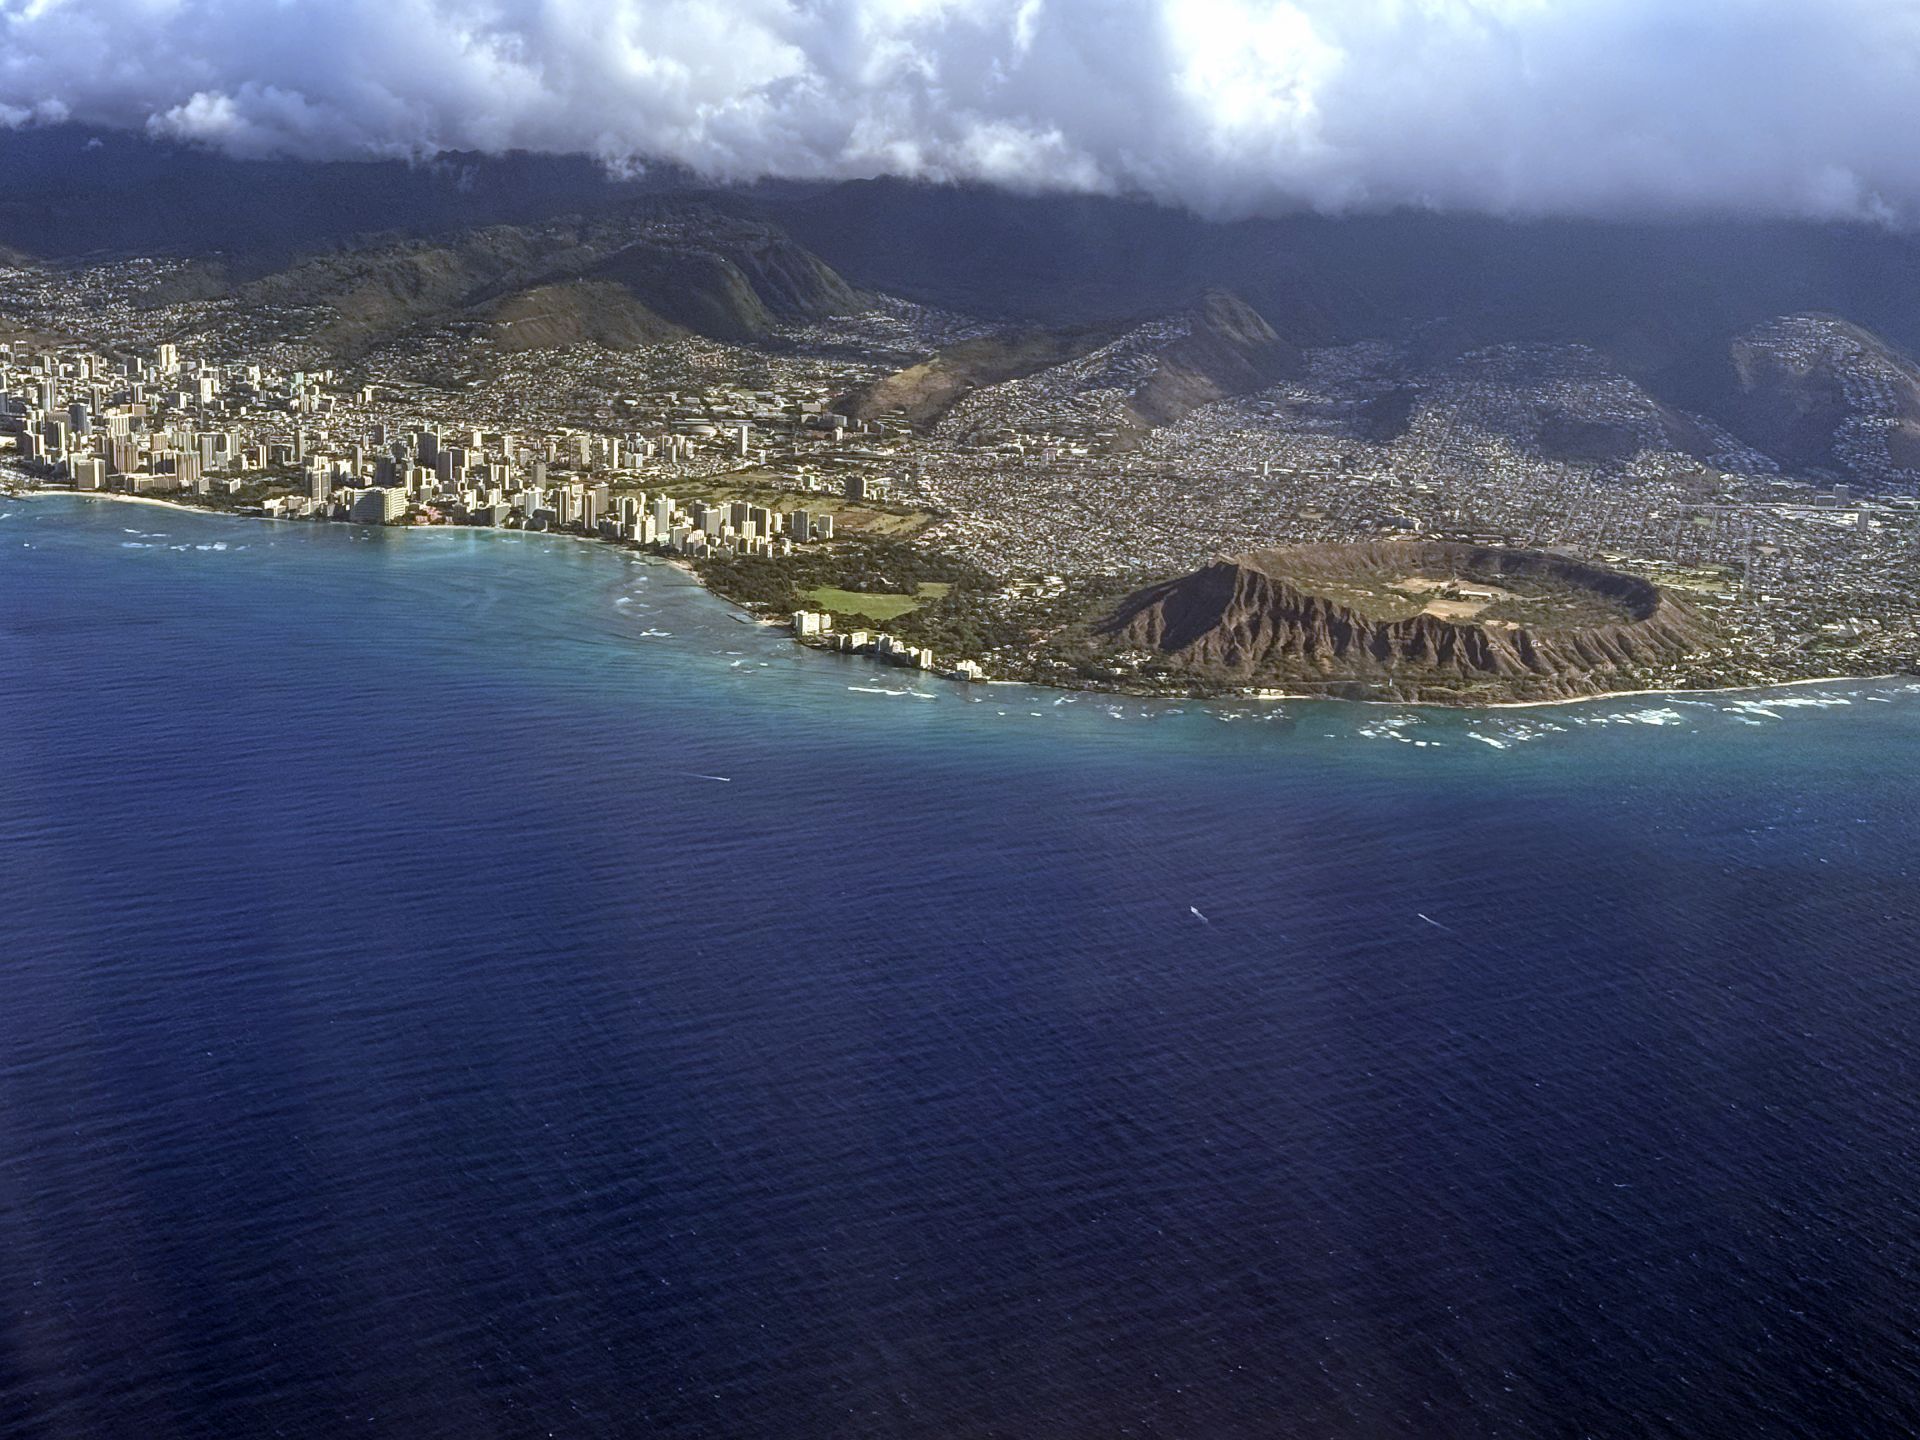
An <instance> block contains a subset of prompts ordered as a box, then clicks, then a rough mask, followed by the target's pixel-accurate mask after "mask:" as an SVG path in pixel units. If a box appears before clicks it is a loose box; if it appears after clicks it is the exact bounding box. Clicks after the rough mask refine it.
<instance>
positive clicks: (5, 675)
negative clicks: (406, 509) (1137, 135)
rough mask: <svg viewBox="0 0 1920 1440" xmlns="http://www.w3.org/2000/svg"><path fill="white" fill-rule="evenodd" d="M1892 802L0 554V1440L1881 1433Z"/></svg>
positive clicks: (374, 547) (1893, 1167)
mask: <svg viewBox="0 0 1920 1440" xmlns="http://www.w3.org/2000/svg"><path fill="white" fill-rule="evenodd" d="M1916 742H1920V691H1916V689H1915V687H1914V686H1913V685H1911V684H1905V683H1901V682H1876V683H1854V684H1839V685H1830V686H1816V687H1808V688H1805V689H1800V690H1794V691H1788V692H1777V693H1773V694H1769V695H1763V696H1758V695H1757V696H1713V697H1685V698H1664V697H1642V698H1634V699H1628V700H1616V701H1599V702H1594V703H1592V704H1588V705H1582V706H1575V707H1566V708H1556V709H1551V710H1532V711H1506V712H1499V713H1496V714H1478V715H1473V714H1467V715H1461V714H1450V713H1445V712H1437V711H1418V710H1401V709H1394V708H1391V707H1348V706H1340V705H1324V704H1322V705H1313V704H1305V705H1302V704H1288V705H1280V706H1273V705H1252V704H1248V705H1240V706H1228V707H1219V708H1208V707H1202V706H1195V705H1179V704H1158V703H1143V702H1140V701H1134V700H1123V701H1109V700H1105V699H1099V698H1095V697H1087V696H1077V697H1069V696H1064V695H1059V694H1055V693H1051V692H1042V691H1031V690H1026V689H1021V688H1017V687H1001V686H993V687H985V688H984V689H981V688H976V689H971V690H970V689H967V688H964V687H960V686H956V685H950V684H947V683H944V682H939V681H932V680H917V681H916V680H912V679H909V678H908V677H906V676H904V675H903V674H902V672H896V671H888V670H878V669H874V668H872V667H871V666H869V665H867V664H866V663H865V662H862V661H857V660H845V659H841V658H838V657H831V656H825V655H820V654H814V653H810V652H805V651H801V650H799V649H797V648H795V647H793V646H792V645H790V644H789V643H788V642H787V641H786V640H785V639H784V638H783V637H781V636H780V635H778V634H776V633H772V632H769V631H767V630H765V629H763V628H761V627H757V626H752V625H748V624H743V623H740V621H739V620H738V619H736V618H735V617H734V616H733V614H732V613H731V612H730V611H729V610H728V609H727V608H726V607H724V606H722V605H720V604H718V603H717V602H715V601H713V600H712V599H711V597H708V596H706V595H704V594H703V593H701V592H700V591H699V590H698V589H697V588H695V587H694V586H693V585H692V584H691V583H690V582H688V581H687V580H686V579H685V578H684V577H682V576H680V575H679V574H677V573H676V572H674V571H672V570H669V569H667V568H665V567H662V566H659V565H655V564H651V563H647V562H644V561H641V560H638V559H634V558H630V557H626V556H623V555H619V554H616V553H614V552H611V551H608V550H606V549H604V548H602V547H597V546H592V545H587V544H582V543H574V542H566V541H558V540H546V539H541V538H537V537H518V536H510V535H503V534H489V533H451V532H443V533H435V534H391V533H376V532H362V531H358V530H353V529H349V528H346V527H335V528H327V527H295V526H273V525H267V524H264V523H259V522H245V521H236V520H223V519H219V518H215V517H210V516H203V515H195V514H189V513H181V512H175V511H170V510H166V509H160V508H155V507H147V506H136V505H123V504H111V503H104V502H88V501H83V500H78V499H67V498H41V499H35V500H32V501H10V502H9V501H4V500H0V875H4V877H5V891H4V899H5V903H4V905H0V996H3V997H4V1000H0V1135H4V1137H5V1143H4V1148H3V1149H0V1253H4V1254H5V1255H6V1257H7V1262H6V1263H5V1264H4V1265H0V1433H4V1434H7V1435H15V1434H18V1435H68V1434H73V1435H79V1434H88V1435H92V1434H141V1435H175V1434H178V1435H254V1434H266V1433H272V1434H284V1435H302V1436H304V1435H332V1434H338V1433H341V1432H343V1431H346V1430H353V1431H357V1432H361V1433H372V1434H395V1435H449V1436H453V1435H461V1436H467V1435H475V1434H503V1435H504V1434H522V1433H542V1432H545V1431H552V1432H553V1433H563V1434H608V1435H612V1434H633V1433H658V1434H672V1435H701V1436H705V1435H715V1434H729V1435H731V1434H741V1435H758V1434H796V1435H806V1434H833V1435H866V1434H872V1435H911V1436H920V1435H927V1436H934V1435H939V1436H956V1435H959V1436H965V1435H981V1436H985V1435H1037V1434H1045V1435H1060V1434H1087V1435H1125V1434H1135V1435H1192V1434H1208V1435H1249V1436H1253V1435H1263V1436H1264V1435H1275V1434H1321V1435H1355V1436H1382V1435H1388V1436H1391V1435H1409V1436H1413V1435H1430V1434H1435V1433H1445V1434H1449V1435H1514V1434H1569V1435H1574V1434H1594V1435H1601V1434H1609V1435H1610V1434H1622V1433H1636V1434H1638V1433H1652V1434H1669V1435H1688V1436H1692V1435H1699V1436H1709V1435H1714V1436H1717V1435H1726V1434H1741V1435H1810V1436H1811V1435H1833V1434H1855V1435H1867V1434H1888V1435H1893V1434H1904V1433H1909V1432H1911V1431H1912V1430H1913V1429H1914V1428H1916V1426H1920V1399H1916V1397H1917V1396H1920V1348H1916V1342H1915V1339H1914V1337H1915V1335H1916V1333H1920V1313H1917V1311H1916V1301H1915V1299H1914V1295H1915V1293H1916V1292H1915V1287H1914V1283H1913V1282H1914V1279H1915V1265H1916V1258H1917V1256H1916V1250H1917V1249H1920V1246H1917V1245H1916V1235H1920V1226H1917V1225H1916V1220H1917V1219H1920V1216H1916V1211H1915V1202H1914V1201H1913V1199H1912V1196H1913V1194H1914V1193H1915V1191H1916V1185H1915V1181H1916V1178H1920V1176H1917V1174H1916V1170H1917V1168H1920V1167H1916V1160H1915V1147H1916V1126H1917V1125H1920V1087H1916V1084H1915V1076H1914V1067H1913V1063H1912V1061H1911V1059H1910V1058H1909V1057H1910V1052H1911V1048H1912V1047H1911V1035H1912V1028H1913V1026H1914V1024H1915V1021H1916V1016H1920V1005H1917V1004H1916V1002H1920V955H1917V952H1920V945H1916V943H1915V940H1914V935H1915V922H1916V920H1920V884H1917V883H1916V879H1915V873H1914V866H1915V864H1916V861H1915V858H1914V857H1915V855H1916V853H1920V847H1916V840H1920V781H1917V780H1916V779H1915V777H1914V766H1913V757H1914V756H1915V755H1916V754H1917V753H1920V748H1917V747H1916ZM711 776H725V777H728V778H727V779H726V780H724V781H722V780H716V779H710V778H704V777H711ZM1196 912H1197V913H1196Z"/></svg>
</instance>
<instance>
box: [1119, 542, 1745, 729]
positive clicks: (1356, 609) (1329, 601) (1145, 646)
mask: <svg viewBox="0 0 1920 1440" xmlns="http://www.w3.org/2000/svg"><path fill="white" fill-rule="evenodd" d="M1489 597H1491V598H1489ZM1093 633H1094V635H1095V636H1096V637H1097V638H1099V639H1101V640H1103V641H1105V642H1106V643H1107V644H1108V645H1109V646H1111V647H1112V648H1114V649H1117V650H1122V651H1129V650H1130V651H1145V652H1148V653H1149V654H1150V655H1152V656H1153V657H1154V658H1155V659H1157V660H1159V661H1161V662H1162V663H1163V664H1165V665H1166V666H1167V667H1168V668H1170V669H1171V670H1173V671H1175V672H1182V671H1184V672H1186V673H1188V674H1190V675H1191V676H1192V677H1193V678H1194V679H1196V680H1202V681H1210V682H1214V683H1229V684H1234V685H1241V686H1247V685H1262V686H1275V687H1282V686H1284V687H1287V688H1292V689H1297V690H1309V691H1312V692H1315V693H1325V694H1338V695H1346V696H1353V697H1367V696H1377V697H1381V698H1399V699H1447V698H1475V699H1498V698H1511V699H1516V700H1523V699H1524V700H1538V699H1557V698H1564V697H1568V696H1576V695H1590V694H1595V693H1599V692H1601V691H1605V690H1612V689H1623V688H1629V686H1630V685H1633V684H1642V683H1647V682H1649V681H1657V680H1662V679H1670V678H1672V675H1671V672H1672V668H1673V667H1674V666H1675V665H1676V664H1677V663H1678V662H1680V661H1683V660H1684V659H1685V658H1686V657H1687V656H1688V655H1690V654H1692V653H1694V652H1696V651H1698V650H1699V649H1700V648H1702V646H1703V645H1704V644H1705V643H1707V640H1708V638H1709V637H1708V634H1707V631H1706V629H1705V627H1704V625H1703V624H1702V622H1701V621H1700V618H1699V617H1698V616H1697V615H1696V614H1694V612H1693V611H1691V610H1690V609H1688V608H1687V607H1686V606H1684V605H1683V604H1681V603H1680V602H1679V601H1677V600H1675V599H1673V598H1672V597H1671V596H1669V595H1667V594H1666V593H1665V592H1663V591H1662V590H1660V589H1659V588H1658V587H1657V586H1655V585H1652V584H1650V583H1648V582H1647V581H1645V580H1640V579H1637V578H1635V577H1633V576H1630V575H1623V574H1620V573H1619V572H1617V571H1613V570H1606V569H1603V568H1601V567H1599V566H1596V565H1586V564H1582V563H1580V562H1578V561H1575V560H1569V559H1565V558H1563V557H1561V556H1558V555H1551V554H1546V553H1543V552H1540V551H1533V550H1503V549H1494V548H1489V547H1484V546H1476V545H1458V544H1446V543H1440V542H1412V543H1407V542H1386V543H1378V544H1359V545H1312V546H1301V547H1297V548H1292V549H1280V550H1264V551H1259V552H1256V553H1254V554H1250V555H1241V556H1236V557H1231V558H1222V559H1219V560H1216V561H1214V562H1213V563H1212V564H1210V565H1207V566H1205V567H1204V568H1202V569H1200V570H1197V571H1195V572H1194V573H1193V574H1191V575H1184V576H1181V577H1180V578H1179V579H1175V580H1168V581H1165V582H1163V583H1161V584H1158V585H1153V586H1150V587H1148V588H1147V589H1145V590H1141V591H1139V592H1137V593H1136V594H1134V595H1132V596H1130V597H1129V598H1128V599H1127V600H1126V601H1124V602H1123V603H1122V604H1121V606H1120V608H1119V609H1118V610H1116V611H1115V612H1114V613H1113V614H1111V615H1109V616H1107V617H1106V618H1105V619H1104V620H1102V621H1100V622H1099V623H1098V624H1096V625H1095V627H1094V631H1093Z"/></svg>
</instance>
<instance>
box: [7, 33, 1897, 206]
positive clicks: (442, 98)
mask: <svg viewBox="0 0 1920 1440" xmlns="http://www.w3.org/2000/svg"><path fill="white" fill-rule="evenodd" d="M1917 115H1920V0H0V124H9V125H18V124H27V123H35V122H37V121H44V120H47V119H59V118H68V117H70V118H72V119H74V120H77V121H81V122H84V123H88V124H95V125H104V126H111V127H118V128H126V129H141V130H145V131H147V132H149V133H152V134H155V135H160V136H167V137H173V138H178V139H183V140H190V141H196V142H201V143H205V144H207V145H211V146H215V147H218V148H220V149H222V150H225V151H227V152H229V153H232V154H234V155H239V156H269V155H288V156H295V157H306V158H353V157H382V156H396V155H403V156H426V155H431V154H433V153H436V152H439V151H444V150H481V151H501V150H507V149H526V150H536V151H551V152H559V153H571V152H584V153H587V154H591V155H594V156H597V157H599V158H600V159H602V160H603V161H605V162H606V163H607V164H609V165H610V166H614V167H623V166H631V165H635V164H641V163H645V162H646V161H649V160H665V161H672V162H677V163H680V164H684V165H687V166H690V167H693V168H694V169H696V170H699V171H702V172H705V173H707V174H709V175H712V176H715V177H720V178H729V179H749V178H757V177H761V176H767V175H780V176H790V177H851V176H868V175H877V174H894V175H904V176H915V177H925V178H935V179H967V180H980V181H987V182H992V183H997V184H1002V185H1010V186H1016V187H1022V188H1044V189H1069V190H1081V191H1106V192H1124V193H1140V194H1146V195H1148V196H1151V197H1153V198H1155V199H1158V200H1162V201H1169V202H1174V203H1179V204H1183V205H1187V206H1190V207H1192V208H1195V209H1198V210H1201V211H1203V212H1206V213H1210V214H1217V215H1234V214H1246V213H1254V212H1259V211H1268V210H1275V209H1282V208H1291V207H1293V206H1297V205H1300V204H1307V205H1313V206H1317V207H1321V208H1325V209H1331V210H1341V209H1349V208H1357V207H1372V206H1383V205H1397V204H1413V205H1431V206H1437V207H1444V208H1456V209H1470V210H1482V211H1489V212H1493V213H1499V214H1642V213H1649V212H1652V213H1662V212H1676V211H1677V212H1716V211H1737V212H1741V213H1754V214H1769V215H1794V216H1817V217H1856V218H1872V219H1883V220H1892V221H1895V222H1900V223H1907V222H1911V221H1914V220H1916V219H1920V145H1917V144H1915V143H1914V141H1913V135H1914V123H1913V122H1914V120H1915V118H1916V116H1917Z"/></svg>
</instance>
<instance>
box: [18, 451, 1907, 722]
mask: <svg viewBox="0 0 1920 1440" xmlns="http://www.w3.org/2000/svg"><path fill="white" fill-rule="evenodd" d="M16 473H18V472H16ZM48 495H70V496H74V497H76V498H78V499H82V500H108V501H112V502H113V503H115V504H120V505H151V506H158V507H160V508H161V509H164V510H176V511H184V512H188V513H191V514H196V515H213V516H219V517H222V518H225V519H229V520H260V521H269V522H274V521H277V522H278V523H281V524H289V525H291V524H317V523H333V522H315V521H293V520H286V519H284V518H281V517H276V516H271V515H248V514H242V513H240V512H238V511H233V510H219V509H215V508H214V507H212V506H209V505H191V504H187V503H186V502H184V501H180V500H166V499H162V498H161V497H159V496H157V495H125V494H121V493H119V492H116V491H111V490H65V489H44V488H42V487H40V486H37V485H28V486H25V487H23V488H21V489H18V490H6V491H0V498H9V499H12V498H17V499H21V500H33V499H39V498H42V497H45V496H48ZM361 528H362V529H367V530H382V531H397V532H400V533H403V534H404V533H409V532H413V531H428V532H432V531H443V530H454V531H460V532H463V533H471V534H481V533H485V534H494V535H519V536H540V537H542V538H544V539H550V540H576V541H580V542H583V543H586V544H591V545H595V546H600V547H603V548H605V547H607V546H608V544H609V542H608V541H606V540H603V539H601V538H600V537H599V536H597V535H577V534H574V533H572V532H571V531H566V530H506V529H502V528H501V527H499V526H496V525H362V526H361ZM626 553H629V554H632V555H636V556H638V557H639V558H641V559H643V560H645V561H648V562H650V563H653V564H660V565H666V566H668V567H670V568H672V569H675V570H678V571H679V572H680V573H681V574H683V575H685V576H686V577H687V578H688V579H690V580H692V581H693V582H694V584H695V585H696V586H698V587H699V589H701V590H702V591H704V592H705V593H706V594H708V595H710V596H712V597H713V598H714V599H715V600H718V601H719V602H720V603H722V604H723V605H725V606H727V607H728V608H729V609H730V610H732V611H734V612H735V617H736V618H741V619H744V620H745V621H747V622H750V623H752V624H755V625H762V626H766V627H768V628H770V629H779V628H781V627H780V622H779V621H778V620H772V619H769V618H768V617H766V616H764V615H757V614H755V613H754V612H753V611H751V610H749V609H747V607H746V606H744V605H741V604H740V603H738V602H737V601H735V600H732V599H730V598H729V597H727V596H725V595H723V594H721V593H720V592H719V591H718V590H715V589H714V588H713V587H712V586H710V585H708V584H706V583H705V582H703V581H702V580H701V579H700V572H699V571H697V570H696V569H694V567H693V566H691V565H689V564H688V563H687V562H686V561H684V560H682V559H680V558H679V557H678V556H674V555H655V554H652V553H651V552H649V551H645V550H639V549H634V550H630V551H627V552H626ZM794 643H795V645H797V646H798V647H799V648H800V649H802V650H808V649H815V648H818V647H815V646H808V645H802V644H800V642H799V641H798V640H796V641H795V642H794ZM875 668H876V669H882V670H884V669H891V668H893V667H890V666H876V667H875ZM1904 673H1905V672H1903V671H1897V670H1896V671H1887V672H1883V673H1880V674H1875V675H1814V676H1807V677H1803V678H1800V679H1795V680H1766V681H1758V682H1755V683H1753V684H1748V685H1710V686H1701V687H1698V688H1692V689H1666V690H1661V689H1635V690H1599V691H1596V692H1594V693H1593V694H1591V695H1570V696H1565V697H1562V698H1558V699H1553V700H1487V701H1480V702H1477V703H1471V704H1454V703H1449V702H1447V701H1444V700H1362V699H1354V698H1350V697H1347V696H1341V695H1295V694H1290V693H1286V692H1280V691H1264V692H1258V693H1249V694H1241V695H1212V696H1199V695H1159V694H1149V693H1143V692H1140V691H1131V690H1096V689H1090V688H1089V689H1081V688H1076V687H1073V686H1065V685H1047V684H1044V683H1042V682H1039V681H1032V680H1001V679H992V678H989V679H988V680H986V681H984V682H978V681H976V682H964V681H961V682H954V683H962V684H964V683H975V684H980V683H984V684H989V685H1025V686H1028V687H1029V688H1032V689H1036V690H1057V691H1059V692H1061V693H1062V694H1068V695H1114V696H1123V697H1125V698H1127V699H1130V700H1165V701H1176V702H1182V703H1199V704H1218V703H1221V702H1223V701H1232V702H1234V703H1240V704H1254V705H1268V704H1271V705H1279V704H1321V705H1375V706H1387V707H1389V708H1394V709H1400V710H1439V711H1445V712H1450V713H1454V714H1472V713H1475V712H1480V711H1494V710H1548V709H1558V708H1560V707H1563V706H1568V705H1592V704H1599V703H1601V702H1603V701H1614V700H1633V699H1645V698H1649V697H1670V698H1675V699H1688V698H1693V697H1701V696H1713V695H1759V694H1766V693H1768V692H1769V691H1774V690H1792V689H1799V688H1803V687H1805V686H1809V685H1850V684H1868V683H1877V682H1881V681H1886V680H1898V679H1900V678H1901V676H1902V675H1903V674H1904ZM935 678H939V677H937V676H936V677H935Z"/></svg>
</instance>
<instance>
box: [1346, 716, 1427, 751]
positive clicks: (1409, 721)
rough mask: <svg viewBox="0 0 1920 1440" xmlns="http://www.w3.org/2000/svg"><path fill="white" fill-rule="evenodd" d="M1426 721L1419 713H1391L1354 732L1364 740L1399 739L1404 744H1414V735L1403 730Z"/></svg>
mask: <svg viewBox="0 0 1920 1440" xmlns="http://www.w3.org/2000/svg"><path fill="white" fill-rule="evenodd" d="M1425 723H1426V722H1425V721H1424V720H1422V719H1421V718H1420V717H1419V716H1418V715H1389V716H1387V717H1386V718H1385V719H1384V720H1375V721H1373V722H1372V723H1371V724H1368V725H1362V726H1360V728H1359V729H1358V730H1356V731H1355V732H1354V733H1355V734H1356V735H1358V736H1360V738H1361V739H1363V740H1397V741H1399V742H1400V743H1401V744H1402V745H1412V744H1414V743H1415V742H1414V738H1413V736H1411V735H1407V734H1404V733H1402V732H1404V731H1406V730H1409V729H1411V728H1412V727H1414V726H1415V725H1423V724H1425Z"/></svg>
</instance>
